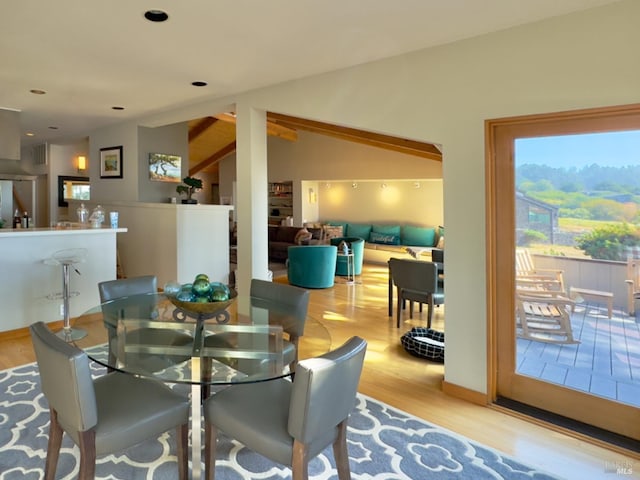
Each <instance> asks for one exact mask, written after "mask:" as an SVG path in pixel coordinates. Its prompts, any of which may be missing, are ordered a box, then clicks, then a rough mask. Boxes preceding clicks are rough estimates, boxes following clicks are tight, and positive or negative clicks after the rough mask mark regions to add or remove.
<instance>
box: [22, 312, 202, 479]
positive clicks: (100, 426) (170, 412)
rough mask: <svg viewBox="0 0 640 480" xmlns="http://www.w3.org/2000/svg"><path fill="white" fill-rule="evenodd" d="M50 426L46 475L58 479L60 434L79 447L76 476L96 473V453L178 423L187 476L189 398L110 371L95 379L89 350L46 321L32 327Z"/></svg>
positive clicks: (121, 447)
mask: <svg viewBox="0 0 640 480" xmlns="http://www.w3.org/2000/svg"><path fill="white" fill-rule="evenodd" d="M29 330H30V333H31V339H32V342H33V348H34V350H35V354H36V360H37V363H38V370H39V372H40V380H41V385H42V392H43V393H44V396H45V397H46V399H47V403H48V404H49V412H50V419H51V421H50V425H49V441H48V445H47V458H46V461H45V474H44V478H45V480H53V479H54V478H55V473H56V466H57V463H58V457H59V454H60V446H61V443H62V436H63V434H64V433H65V432H66V433H67V435H68V436H69V437H70V438H71V439H72V440H73V442H74V443H75V444H76V445H77V446H78V447H79V448H80V466H79V470H78V479H80V480H91V479H93V478H94V477H95V469H96V457H97V456H101V455H106V454H110V453H115V452H118V451H121V450H124V449H126V448H129V447H132V446H134V445H137V444H139V443H141V442H143V441H144V440H147V439H150V438H156V437H157V436H159V435H160V434H162V433H164V432H166V431H168V430H171V429H174V428H176V429H177V430H176V431H177V449H178V451H177V457H178V476H179V478H180V480H186V479H187V469H188V463H187V462H188V445H187V442H188V431H189V430H188V421H189V410H190V408H189V406H190V405H189V399H188V398H186V397H184V396H182V395H180V394H178V393H176V392H174V391H172V390H171V389H170V388H169V387H167V386H166V385H164V384H162V383H160V382H158V381H155V380H151V379H146V378H139V377H137V376H135V375H129V374H124V373H120V372H112V373H108V374H106V375H103V376H100V377H98V378H96V379H95V380H93V379H92V377H91V370H90V366H89V358H88V357H87V354H86V353H85V352H84V351H82V350H80V349H79V348H77V347H75V346H74V345H72V344H69V343H67V342H65V341H64V340H62V339H60V338H59V337H57V336H56V335H55V334H54V333H53V332H52V331H51V330H50V329H49V327H47V326H46V325H45V324H44V323H43V322H37V323H34V324H32V325H31V326H30V327H29Z"/></svg>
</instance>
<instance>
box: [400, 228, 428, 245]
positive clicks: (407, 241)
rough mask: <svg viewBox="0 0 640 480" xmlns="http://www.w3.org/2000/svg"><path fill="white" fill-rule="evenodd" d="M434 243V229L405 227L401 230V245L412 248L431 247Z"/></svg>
mask: <svg viewBox="0 0 640 480" xmlns="http://www.w3.org/2000/svg"><path fill="white" fill-rule="evenodd" d="M435 243H436V229H435V228H428V227H414V226H411V225H406V226H405V227H404V228H403V229H402V244H403V245H411V246H414V247H433V246H434V245H435Z"/></svg>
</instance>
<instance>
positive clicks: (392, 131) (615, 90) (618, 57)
mask: <svg viewBox="0 0 640 480" xmlns="http://www.w3.org/2000/svg"><path fill="white" fill-rule="evenodd" d="M639 18H640V2H638V1H636V0H627V1H621V2H619V3H614V4H611V5H607V6H605V7H601V8H596V9H593V10H589V11H585V12H579V13H576V14H571V15H568V16H561V17H555V18H552V19H549V20H545V21H542V22H538V23H534V24H529V25H524V26H521V27H517V28H513V29H509V30H505V31H502V32H498V33H494V34H488V35H485V36H482V37H477V38H475V39H470V40H465V41H461V42H458V43H455V44H451V45H447V46H442V47H437V48H431V49H427V50H423V51H418V52H414V53H411V54H407V55H402V56H399V57H395V58H390V59H386V60H382V61H378V62H374V63H370V64H365V65H361V66H358V67H354V68H350V69H345V70H342V71H338V72H334V73H329V74H325V75H317V76H314V77H310V78H306V79H301V80H296V81H292V82H288V83H285V84H281V85H277V86H273V87H269V88H264V89H260V90H256V91H253V92H248V93H246V94H243V95H238V96H235V97H233V98H224V99H219V100H211V101H210V102H203V103H201V104H199V105H193V106H189V107H184V108H181V109H179V110H176V111H174V112H164V113H163V114H162V116H158V117H157V118H148V119H143V121H144V122H147V123H149V124H153V123H154V122H158V121H164V122H165V123H173V122H176V121H180V120H187V119H190V118H197V117H200V116H204V115H206V114H213V113H217V112H219V111H224V110H223V108H225V107H227V106H228V105H229V104H230V103H234V102H237V103H242V104H243V105H245V106H246V105H248V106H250V107H252V108H255V109H264V110H268V111H274V112H278V113H284V114H288V115H293V116H299V117H303V118H308V119H312V120H319V121H324V122H329V123H335V124H339V125H344V126H350V127H354V128H360V129H363V130H371V131H374V132H379V133H386V134H389V135H396V136H400V137H406V138H409V139H415V140H419V141H427V142H434V143H439V144H441V145H443V149H444V150H443V151H444V162H443V178H444V186H445V189H444V218H445V224H446V229H447V252H448V253H447V320H446V327H445V328H446V333H447V362H446V366H445V380H446V381H447V382H450V383H453V384H457V385H460V386H462V387H466V388H468V389H472V390H476V391H479V392H485V391H486V385H487V375H486V373H487V371H486V369H487V366H486V359H487V330H486V325H487V318H486V312H487V309H486V288H485V285H486V284H485V282H486V255H485V252H486V239H485V219H486V216H485V181H484V178H485V145H484V122H485V120H487V119H491V118H497V117H505V116H512V115H521V114H532V113H543V112H555V111H562V110H570V109H580V108H587V107H599V106H607V105H619V104H627V103H634V102H638V101H640V62H638V61H636V57H635V56H634V55H633V53H632V52H633V48H634V46H635V45H638V44H640V28H638V26H637V24H638V19H639ZM205 112H206V113H205ZM392 168H394V167H393V165H390V166H389V169H392ZM239 191H241V189H240V188H239Z"/></svg>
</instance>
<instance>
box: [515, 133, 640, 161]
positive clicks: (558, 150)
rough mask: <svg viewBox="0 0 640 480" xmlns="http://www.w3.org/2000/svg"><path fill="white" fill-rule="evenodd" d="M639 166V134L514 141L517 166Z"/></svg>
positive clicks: (566, 136) (596, 134)
mask: <svg viewBox="0 0 640 480" xmlns="http://www.w3.org/2000/svg"><path fill="white" fill-rule="evenodd" d="M594 163H596V164H599V165H608V166H612V167H622V166H627V165H640V130H633V131H624V132H607V133H587V134H580V135H562V136H553V137H536V138H520V139H517V140H516V165H524V164H538V165H551V166H556V167H578V168H579V167H583V166H585V165H592V164H594Z"/></svg>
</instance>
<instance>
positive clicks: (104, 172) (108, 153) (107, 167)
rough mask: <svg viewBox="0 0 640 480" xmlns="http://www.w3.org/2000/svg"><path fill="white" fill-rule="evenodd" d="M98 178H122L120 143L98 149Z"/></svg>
mask: <svg viewBox="0 0 640 480" xmlns="http://www.w3.org/2000/svg"><path fill="white" fill-rule="evenodd" d="M100 178H122V145H121V146H119V147H107V148H101V149H100Z"/></svg>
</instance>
